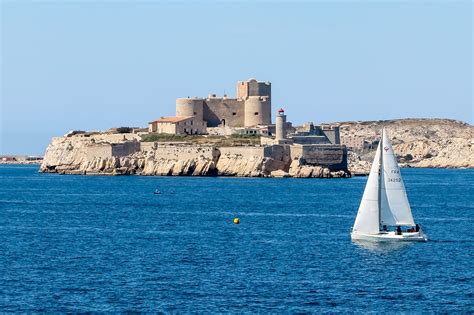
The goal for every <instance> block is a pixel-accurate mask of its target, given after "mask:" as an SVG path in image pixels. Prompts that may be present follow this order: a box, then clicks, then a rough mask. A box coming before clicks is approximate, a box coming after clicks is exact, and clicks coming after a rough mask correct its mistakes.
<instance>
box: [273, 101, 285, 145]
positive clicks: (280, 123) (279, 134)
mask: <svg viewBox="0 0 474 315" xmlns="http://www.w3.org/2000/svg"><path fill="white" fill-rule="evenodd" d="M275 124H276V126H275V131H276V132H275V134H276V135H275V140H277V141H278V140H284V139H285V138H286V115H285V111H284V110H283V108H280V109H279V110H278V112H277V115H276V121H275Z"/></svg>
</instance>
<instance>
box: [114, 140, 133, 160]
mask: <svg viewBox="0 0 474 315" xmlns="http://www.w3.org/2000/svg"><path fill="white" fill-rule="evenodd" d="M138 151H140V142H138V141H128V142H124V143H114V144H112V155H113V156H114V157H123V156H127V155H130V154H133V153H136V152H138Z"/></svg>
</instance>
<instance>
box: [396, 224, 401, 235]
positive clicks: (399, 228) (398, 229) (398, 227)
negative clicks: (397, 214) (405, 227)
mask: <svg viewBox="0 0 474 315" xmlns="http://www.w3.org/2000/svg"><path fill="white" fill-rule="evenodd" d="M397 235H402V228H401V227H400V225H399V226H397Z"/></svg>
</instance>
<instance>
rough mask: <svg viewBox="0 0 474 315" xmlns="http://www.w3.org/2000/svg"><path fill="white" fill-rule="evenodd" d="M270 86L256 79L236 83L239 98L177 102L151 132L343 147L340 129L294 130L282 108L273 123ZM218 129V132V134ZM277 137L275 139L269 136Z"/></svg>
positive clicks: (211, 97) (310, 126) (308, 127)
mask: <svg viewBox="0 0 474 315" xmlns="http://www.w3.org/2000/svg"><path fill="white" fill-rule="evenodd" d="M271 95H272V91H271V83H270V82H259V81H257V80H255V79H249V80H247V81H238V82H237V96H236V98H229V97H227V96H226V95H224V97H217V96H216V95H215V94H210V95H209V96H208V97H207V98H197V97H194V98H189V97H188V98H178V99H176V116H173V117H161V118H160V119H158V120H155V121H152V122H150V123H149V125H148V126H149V127H148V131H149V132H154V133H167V134H176V135H196V134H211V131H212V133H213V134H216V132H217V133H219V132H221V134H224V135H229V134H247V135H248V134H250V135H253V134H260V135H263V136H264V137H262V138H261V144H262V145H273V144H288V145H292V144H301V145H316V144H318V145H321V144H333V145H339V144H340V136H339V127H338V126H328V125H326V126H324V125H321V126H314V125H313V123H307V124H304V125H303V126H302V127H296V128H294V127H293V126H292V124H291V123H290V122H287V121H286V115H285V112H284V110H283V109H282V108H280V109H279V110H278V112H277V115H276V121H275V124H272V115H271V111H272V102H271ZM215 129H218V131H216V130H215ZM271 135H275V138H271V137H269V136H271Z"/></svg>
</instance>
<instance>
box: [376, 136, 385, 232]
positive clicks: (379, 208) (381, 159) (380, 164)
mask: <svg viewBox="0 0 474 315" xmlns="http://www.w3.org/2000/svg"><path fill="white" fill-rule="evenodd" d="M383 131H384V129H382V136H381V137H380V145H379V146H378V147H379V148H380V156H379V184H378V196H377V205H378V210H379V231H380V221H381V218H382V181H383V180H382V172H383V148H382V147H383Z"/></svg>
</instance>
